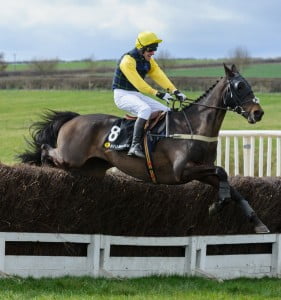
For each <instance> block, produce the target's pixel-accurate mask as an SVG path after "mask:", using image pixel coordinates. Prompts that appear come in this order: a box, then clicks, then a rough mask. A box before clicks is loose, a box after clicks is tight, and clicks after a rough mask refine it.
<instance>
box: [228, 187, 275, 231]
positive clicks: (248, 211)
mask: <svg viewBox="0 0 281 300" xmlns="http://www.w3.org/2000/svg"><path fill="white" fill-rule="evenodd" d="M230 192H231V198H232V199H233V200H234V201H235V202H236V203H237V204H238V206H239V207H240V208H241V209H242V211H243V212H244V214H245V216H246V217H247V218H248V219H249V221H250V222H252V223H253V224H254V226H255V232H256V233H269V232H270V231H269V229H268V228H267V226H266V225H264V224H263V222H262V221H261V220H260V219H259V217H258V216H257V214H256V212H255V211H254V210H253V208H252V207H251V206H250V204H249V202H248V201H247V200H246V199H244V198H243V196H242V195H241V194H240V193H239V192H238V191H237V190H236V189H235V188H234V187H232V186H231V187H230Z"/></svg>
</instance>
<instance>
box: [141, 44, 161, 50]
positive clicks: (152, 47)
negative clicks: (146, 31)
mask: <svg viewBox="0 0 281 300" xmlns="http://www.w3.org/2000/svg"><path fill="white" fill-rule="evenodd" d="M157 48H158V43H154V44H150V45H147V46H145V47H143V50H144V51H147V52H152V51H157Z"/></svg>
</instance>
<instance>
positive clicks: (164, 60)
mask: <svg viewBox="0 0 281 300" xmlns="http://www.w3.org/2000/svg"><path fill="white" fill-rule="evenodd" d="M156 59H157V63H158V64H159V66H160V68H161V69H163V70H164V71H166V70H167V69H169V68H172V67H173V66H174V65H175V60H174V59H172V56H171V54H170V53H169V51H167V50H160V51H159V52H158V53H157V56H156Z"/></svg>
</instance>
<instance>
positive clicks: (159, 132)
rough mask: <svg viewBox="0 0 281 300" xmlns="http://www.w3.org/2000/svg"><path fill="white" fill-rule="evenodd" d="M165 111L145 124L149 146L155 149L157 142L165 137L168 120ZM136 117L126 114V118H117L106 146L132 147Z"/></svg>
mask: <svg viewBox="0 0 281 300" xmlns="http://www.w3.org/2000/svg"><path fill="white" fill-rule="evenodd" d="M165 115H166V113H165V112H159V113H158V114H156V115H154V117H153V118H152V119H149V120H147V122H146V124H145V133H144V134H145V136H146V137H147V140H148V142H149V144H150V145H149V148H150V150H151V151H153V149H154V146H155V145H156V143H157V142H158V141H159V140H160V139H161V138H162V137H165V130H166V122H165ZM136 119H137V118H136V117H133V116H130V115H125V117H124V118H120V119H117V120H116V122H114V124H113V125H112V127H111V129H110V132H109V133H108V135H107V137H106V139H105V141H104V147H105V148H107V149H111V150H115V151H126V150H128V149H129V148H130V146H131V143H132V138H133V130H134V124H135V121H136Z"/></svg>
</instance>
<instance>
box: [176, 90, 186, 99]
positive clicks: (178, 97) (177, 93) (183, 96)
mask: <svg viewBox="0 0 281 300" xmlns="http://www.w3.org/2000/svg"><path fill="white" fill-rule="evenodd" d="M174 95H175V96H176V98H177V100H179V101H180V102H182V101H184V100H186V99H187V97H186V96H185V94H183V93H181V92H180V91H179V90H175V91H174Z"/></svg>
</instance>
